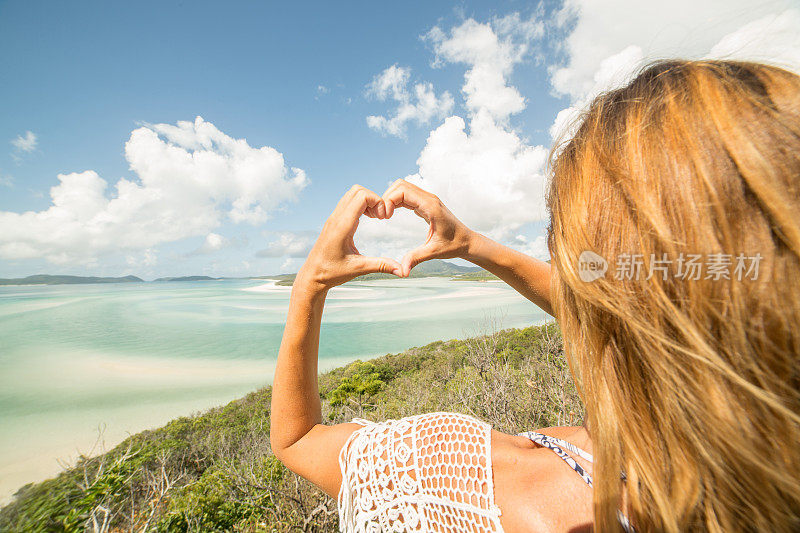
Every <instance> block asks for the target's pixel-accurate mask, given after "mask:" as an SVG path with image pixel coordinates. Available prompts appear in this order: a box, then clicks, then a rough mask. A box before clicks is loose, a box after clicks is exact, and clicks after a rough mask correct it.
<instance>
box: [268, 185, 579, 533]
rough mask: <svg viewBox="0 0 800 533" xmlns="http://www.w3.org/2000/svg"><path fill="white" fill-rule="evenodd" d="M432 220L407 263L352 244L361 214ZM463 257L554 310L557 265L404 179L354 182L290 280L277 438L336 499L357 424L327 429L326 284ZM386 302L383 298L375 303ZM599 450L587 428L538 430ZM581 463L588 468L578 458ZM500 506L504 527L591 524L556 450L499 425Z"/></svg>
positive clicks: (293, 461)
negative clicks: (323, 388)
mask: <svg viewBox="0 0 800 533" xmlns="http://www.w3.org/2000/svg"><path fill="white" fill-rule="evenodd" d="M398 207H404V208H407V209H410V210H412V211H414V212H415V213H416V214H417V215H419V216H420V217H422V218H423V219H425V220H426V221H427V222H428V224H429V231H428V238H427V240H426V242H425V244H423V245H422V246H420V247H419V248H417V249H415V250H413V251H411V252H409V253H408V254H406V256H405V257H403V260H402V261H401V262H399V263H398V262H397V261H395V260H393V259H388V258H383V257H365V256H362V255H361V254H359V252H358V250H357V249H356V246H355V243H354V242H353V236H354V235H355V232H356V228H357V227H358V221H359V219H360V218H361V216H362V215H366V216H368V217H371V218H377V219H388V218H391V216H392V214H393V213H394V210H395V208H398ZM456 257H458V258H462V259H466V260H467V261H470V262H472V263H474V264H476V265H478V266H480V267H483V268H485V269H486V270H488V271H489V272H491V273H493V274H495V275H496V276H498V277H499V278H501V279H502V280H503V281H505V282H506V283H508V284H509V285H511V286H512V287H513V288H514V289H516V290H517V291H518V292H519V293H520V294H522V295H523V296H525V297H526V298H527V299H529V300H530V301H531V302H533V303H534V304H536V305H538V306H539V307H541V308H542V309H543V310H544V311H546V312H547V313H549V314H552V313H553V311H552V309H553V308H552V305H551V297H550V285H551V275H552V273H551V270H550V265H549V264H548V263H546V262H544V261H539V260H537V259H534V258H532V257H529V256H527V255H525V254H522V253H520V252H517V251H515V250H512V249H511V248H508V247H506V246H503V245H501V244H499V243H496V242H494V241H492V240H490V239H488V238H487V237H485V236H483V235H480V234H479V233H477V232H474V231H472V230H470V229H469V228H467V227H466V226H465V225H464V224H463V223H462V222H461V221H460V220H458V218H456V217H455V216H454V215H453V213H451V212H450V210H448V209H447V208H446V207H445V206H444V204H443V203H442V202H441V201H440V200H439V198H437V197H436V196H435V195H433V194H431V193H429V192H427V191H424V190H422V189H420V188H419V187H417V186H415V185H412V184H410V183H408V182H406V181H404V180H398V181H396V182H394V183H393V184H392V185H391V186H390V187H389V189H388V190H387V191H386V192H385V193H384V194H383V196H378V195H377V194H376V193H374V192H372V191H370V190H368V189H366V188H364V187H361V186H358V185H355V186H353V188H351V189H350V190H349V191H348V192H347V193H346V194H345V195H344V196H343V197H342V199H341V200H340V201H339V203H338V204H337V206H336V208H335V209H334V211H333V213H332V214H331V215H330V217H329V218H328V220H327V222H326V223H325V225H324V227H323V228H322V232H321V234H320V236H319V238H318V239H317V241H316V243H315V244H314V247H313V248H312V250H311V252H310V253H309V255H308V259H307V260H306V262H305V263H304V264H303V266H302V268H301V269H300V271H299V272H298V273H297V277H296V278H295V280H294V284H293V286H292V294H291V298H290V301H289V311H288V315H287V318H286V327H285V329H284V333H283V340H282V341H281V347H280V351H279V353H278V363H277V367H276V370H275V378H274V380H273V384H272V411H271V421H272V422H271V429H270V442H271V445H272V450H273V452H274V453H275V455H276V456H277V457H278V459H280V460H281V461H282V462H283V463H284V464H285V465H286V466H287V467H288V468H289V469H291V470H292V471H294V472H296V473H297V474H299V475H301V476H303V477H304V478H306V479H308V480H309V481H311V482H313V483H314V484H316V485H317V486H319V487H320V488H321V489H322V490H324V491H325V492H326V493H328V494H329V495H331V496H332V497H334V498H336V497H337V495H338V492H339V486H340V485H341V481H342V478H341V471H340V470H339V452H340V451H341V449H342V446H343V445H344V443H345V441H346V440H347V438H348V437H349V436H350V435H351V434H352V433H353V431H355V430H356V429H358V428H359V427H360V426H359V425H358V424H350V423H348V424H336V425H325V424H323V422H322V415H321V404H320V398H319V389H318V386H317V354H318V350H319V331H320V323H321V321H322V312H323V307H324V305H325V297H326V295H327V293H328V290H330V289H331V288H333V287H335V286H337V285H341V284H342V283H345V282H346V281H349V280H351V279H353V278H355V277H356V276H360V275H362V274H368V273H372V272H384V273H390V274H394V275H396V276H398V277H407V276H408V275H409V273H410V272H411V269H412V268H413V267H414V266H415V265H417V264H419V263H420V262H422V261H426V260H429V259H434V258H441V259H447V258H456ZM376 305H380V303H376ZM539 431H541V432H543V433H546V434H548V435H552V436H556V437H560V438H563V439H565V440H567V441H569V442H572V443H573V444H575V445H577V446H579V447H581V448H583V449H585V450H587V451H588V452H589V453H591V451H592V446H591V440H590V438H589V435H588V433H587V432H586V430H585V429H584V428H580V427H563V428H546V429H542V430H539ZM578 462H579V463H580V464H582V466H583V467H584V468H588V469H589V470H590V471H591V468H590V467H591V465H587V464H586V462H585V461H582V460H581V459H578ZM492 472H493V476H494V486H495V502H496V503H497V505H498V506H499V507H500V509H501V511H502V516H501V523H502V525H503V528H504V529H505V530H506V531H507V532H511V533H513V532H530V531H582V530H586V531H588V530H590V529H591V524H592V491H591V489H590V488H589V487H588V486H587V485H586V484H585V483H584V482H583V480H581V478H580V477H579V476H577V475H576V474H575V472H574V471H573V470H572V469H571V468H570V467H569V466H568V465H567V464H566V463H564V462H563V461H562V460H561V459H559V458H558V457H557V456H556V455H555V454H554V453H553V452H551V451H549V450H546V449H543V448H540V447H538V446H537V445H536V444H534V443H532V442H531V441H529V440H528V439H526V438H524V437H516V436H513V435H507V434H505V433H500V432H498V431H492Z"/></svg>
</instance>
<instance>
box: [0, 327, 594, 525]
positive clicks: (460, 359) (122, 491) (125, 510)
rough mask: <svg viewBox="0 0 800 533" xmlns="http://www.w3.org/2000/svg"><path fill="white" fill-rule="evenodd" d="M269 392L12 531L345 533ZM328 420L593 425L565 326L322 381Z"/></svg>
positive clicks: (173, 435)
mask: <svg viewBox="0 0 800 533" xmlns="http://www.w3.org/2000/svg"><path fill="white" fill-rule="evenodd" d="M270 392H271V391H270V388H269V387H267V388H264V389H261V390H258V391H255V392H253V393H251V394H248V395H247V396H245V397H244V398H242V399H239V400H235V401H233V402H231V403H229V404H228V405H226V406H223V407H217V408H214V409H211V410H209V411H207V412H205V413H202V414H197V415H194V416H189V417H182V418H178V419H176V420H173V421H172V422H170V423H169V424H167V425H166V426H164V427H162V428H159V429H156V430H152V431H145V432H142V433H139V434H137V435H134V436H132V437H130V438H128V439H126V440H125V441H124V442H122V443H121V444H119V445H118V446H117V447H115V448H114V449H113V450H111V451H109V452H107V453H105V454H103V455H100V456H96V457H83V458H81V459H80V460H79V461H78V462H77V464H76V465H75V466H74V467H72V468H70V469H68V470H65V471H64V472H62V473H61V474H59V475H58V476H57V477H56V478H54V479H50V480H47V481H44V482H41V483H36V484H29V485H26V486H25V487H23V488H21V489H20V490H19V491H18V492H17V494H16V495H15V498H14V500H13V501H12V502H11V503H10V504H9V505H7V506H6V507H4V508H3V509H0V530H1V531H85V530H86V531H103V532H105V531H137V532H138V531H289V530H291V531H297V530H301V531H335V530H336V527H337V513H336V503H335V502H334V501H333V500H331V499H330V498H328V497H327V496H326V495H325V494H324V493H322V492H321V491H319V490H317V489H316V488H315V487H314V486H313V485H311V484H310V483H308V482H306V481H304V480H302V479H300V478H298V477H297V476H295V475H294V474H292V473H291V472H289V471H288V470H287V469H286V468H284V467H283V465H282V464H281V463H280V462H279V461H277V460H276V459H275V457H274V456H273V455H272V453H271V452H270V447H269V425H270V416H269V415H270ZM320 395H321V397H322V398H323V415H324V416H325V417H326V418H327V419H328V420H329V421H330V422H331V423H338V422H343V421H348V420H350V419H351V418H352V417H353V416H361V417H366V418H369V419H373V420H381V419H386V418H398V417H402V416H407V415H411V414H417V413H423V412H430V411H459V412H462V413H466V414H470V415H473V416H476V417H478V418H481V419H484V420H487V421H489V422H491V423H492V425H493V426H494V427H495V428H496V429H498V430H500V431H506V432H517V431H521V430H524V429H532V428H538V427H543V426H552V425H573V424H580V423H581V422H582V416H583V409H582V406H581V404H580V401H579V399H578V396H577V394H576V392H575V388H574V386H573V384H572V381H571V379H570V376H569V371H568V369H567V365H566V362H565V360H564V358H563V353H562V344H561V337H560V334H559V331H558V329H557V326H555V325H554V324H548V325H545V326H541V327H529V328H526V329H510V330H504V331H499V332H498V331H495V332H491V333H488V334H486V335H481V336H478V337H475V338H472V339H467V340H463V341H460V340H455V341H448V342H434V343H432V344H429V345H427V346H424V347H421V348H413V349H410V350H407V351H405V352H403V353H399V354H389V355H386V356H383V357H380V358H377V359H373V360H370V361H367V362H361V361H357V362H354V363H352V364H350V365H348V366H346V367H342V368H338V369H335V370H332V371H330V372H327V373H326V374H323V375H321V376H320Z"/></svg>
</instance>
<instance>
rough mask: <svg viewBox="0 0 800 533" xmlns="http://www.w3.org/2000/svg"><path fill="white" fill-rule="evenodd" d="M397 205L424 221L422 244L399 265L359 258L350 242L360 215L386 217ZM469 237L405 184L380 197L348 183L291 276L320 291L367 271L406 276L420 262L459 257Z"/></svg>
mask: <svg viewBox="0 0 800 533" xmlns="http://www.w3.org/2000/svg"><path fill="white" fill-rule="evenodd" d="M397 207H405V208H407V209H411V210H413V211H414V213H416V214H417V215H418V216H420V217H422V218H423V219H425V221H426V222H428V226H429V228H428V238H427V239H426V241H425V243H424V244H423V245H422V246H420V247H418V248H416V249H414V250H412V251H410V252H408V253H407V254H405V256H403V259H402V261H401V262H400V263H398V262H397V261H395V260H394V259H390V258H387V257H366V256H363V255H361V254H360V253H359V252H358V249H357V248H356V245H355V242H354V241H353V236H354V235H355V232H356V229H357V228H358V220H359V219H360V218H361V215H367V216H368V217H371V218H377V219H388V218H391V216H392V214H393V213H394V210H395V208H397ZM471 237H472V231H471V230H469V229H468V228H467V227H466V226H465V225H464V224H463V223H462V222H461V221H460V220H458V219H457V218H456V217H455V216H454V215H453V213H451V212H450V210H448V209H447V208H446V207H445V206H444V204H443V203H442V202H441V201H440V200H439V198H437V197H436V196H435V195H433V194H431V193H429V192H427V191H424V190H422V189H420V188H419V187H417V186H415V185H412V184H411V183H408V182H407V181H405V180H397V181H396V182H394V183H393V184H392V185H391V187H389V189H388V190H387V191H386V192H385V193H384V195H383V197H381V196H378V195H377V194H375V193H374V192H372V191H370V190H369V189H367V188H365V187H361V186H360V185H354V186H353V187H352V188H351V189H350V190H349V191H348V192H347V193H346V194H345V195H344V196H343V197H342V199H341V200H339V203H338V204H337V205H336V208H335V209H334V211H333V213H332V214H331V216H330V217H329V218H328V220H327V221H326V222H325V225H324V226H323V228H322V232H321V233H320V236H319V237H318V238H317V241H316V242H315V243H314V247H313V248H312V249H311V252H310V253H309V255H308V259H307V260H306V262H305V264H304V265H303V267H302V268H301V269H300V272H298V274H297V276H298V278H299V279H304V280H307V281H309V282H311V283H313V284H315V285H316V286H317V287H318V288H320V289H323V290H327V289H330V288H331V287H335V286H336V285H341V284H342V283H345V282H346V281H349V280H351V279H353V278H355V277H357V276H360V275H363V274H369V273H372V272H384V273H389V274H394V275H395V276H398V277H407V276H408V275H409V274H410V273H411V269H412V268H414V266H416V265H418V264H419V263H421V262H422V261H426V260H428V259H434V258H442V259H447V258H452V257H462V256H464V255H465V254H466V252H467V248H468V246H469V243H470V239H471Z"/></svg>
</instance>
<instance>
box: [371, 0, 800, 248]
mask: <svg viewBox="0 0 800 533" xmlns="http://www.w3.org/2000/svg"><path fill="white" fill-rule="evenodd" d="M791 5H792V2H790V1H788V0H777V1H774V2H771V3H769V4H760V5H752V4H751V3H750V2H747V1H745V0H733V1H728V0H724V1H723V0H716V1H712V2H692V1H689V0H678V2H677V4H676V3H674V2H673V3H662V4H653V3H648V2H636V1H633V0H610V1H606V2H595V1H593V0H567V1H566V4H565V6H564V8H563V9H562V10H561V11H560V12H559V13H558V15H557V17H556V18H555V22H556V23H557V24H556V26H557V27H555V28H551V30H552V31H551V32H550V34H551V35H557V34H559V33H560V34H561V36H563V40H562V41H561V42H559V43H556V44H555V49H556V52H557V53H558V54H560V56H561V57H564V58H565V59H564V61H563V62H562V63H561V64H558V65H551V66H550V67H549V70H550V73H551V78H550V82H551V86H552V89H553V92H554V93H556V94H559V95H566V96H568V97H569V100H570V105H569V106H568V107H567V108H566V109H564V110H562V111H561V112H560V113H558V115H557V117H556V119H555V121H554V123H553V126H552V127H551V129H550V132H551V135H552V137H553V138H556V137H557V136H558V135H559V134H560V133H562V132H564V131H565V130H566V129H567V127H568V126H573V127H574V125H575V118H576V117H578V116H579V114H580V112H581V111H582V110H583V109H585V106H586V105H587V104H588V103H589V102H590V101H591V99H593V98H594V97H595V96H596V95H597V94H599V93H600V92H603V91H606V90H609V89H612V88H615V87H618V86H621V85H622V84H624V83H626V82H627V81H629V80H630V78H631V76H632V75H633V74H634V73H635V72H637V71H638V69H640V68H641V67H642V66H643V65H644V64H645V63H646V62H648V61H651V60H654V59H659V58H670V57H686V58H702V57H713V58H722V59H731V58H736V59H751V60H762V61H765V60H766V61H769V62H771V63H776V64H779V65H782V66H787V67H789V68H793V69H796V70H800V11H798V10H797V9H789V7H790V6H791ZM795 5H796V4H795ZM620 13H624V17H621V16H620ZM561 36H559V38H562V37H561ZM542 37H543V26H542V23H541V22H540V21H539V20H537V19H536V17H531V18H529V19H523V18H522V17H520V16H519V15H518V14H512V15H509V16H506V17H503V18H499V19H498V18H495V19H493V20H491V21H489V22H478V21H475V20H472V19H468V20H466V21H464V22H462V23H461V24H459V25H457V26H456V27H454V28H451V29H442V28H439V27H435V28H433V29H432V30H431V31H430V32H429V33H428V34H427V36H426V38H427V40H428V41H429V42H431V43H432V44H433V48H434V52H435V61H434V65H435V66H436V65H442V64H446V63H460V64H464V65H465V66H466V71H465V74H464V84H463V87H462V94H463V95H464V99H465V104H466V108H467V110H468V114H467V116H466V117H459V116H451V117H449V118H447V119H445V121H444V123H443V124H442V125H440V126H439V127H437V128H436V129H435V130H433V131H432V132H431V133H430V135H429V137H428V140H427V143H426V145H425V147H424V148H423V150H422V152H421V154H420V156H419V159H418V161H417V164H418V166H419V170H418V172H417V173H415V174H412V175H411V176H408V177H407V179H409V180H410V181H412V182H414V183H417V184H418V185H420V186H421V187H423V188H425V189H428V190H430V191H432V192H434V193H436V194H437V195H438V196H439V197H440V198H442V200H443V201H444V202H445V204H446V205H448V206H449V207H450V208H451V210H452V211H453V212H454V213H455V214H456V215H457V216H459V217H460V218H461V219H462V220H463V221H464V222H465V223H467V224H468V225H470V226H471V227H473V228H475V229H476V230H478V231H481V232H485V233H487V234H489V235H491V236H492V237H494V238H496V239H500V240H501V241H503V242H505V243H507V244H509V245H511V246H513V247H515V248H517V249H520V250H522V251H524V252H526V253H529V254H532V255H536V256H540V257H546V254H547V249H546V243H545V240H544V236H543V235H541V233H540V232H535V233H534V234H531V235H527V234H525V231H526V228H528V227H530V226H529V225H530V224H531V223H534V224H535V223H537V222H541V221H543V220H544V219H545V218H546V213H545V207H544V190H545V163H546V157H547V148H546V147H545V146H535V145H531V144H529V143H528V142H527V141H526V140H525V139H524V138H522V137H521V136H520V135H519V134H518V133H517V132H516V131H515V130H514V129H513V127H512V126H511V124H510V122H509V121H510V117H512V116H513V115H514V114H515V113H518V112H520V111H521V110H523V109H524V108H525V106H526V100H525V98H524V97H523V95H522V94H521V93H520V91H519V90H518V89H517V88H516V87H514V86H513V84H511V83H510V79H511V76H512V74H513V71H514V69H515V68H516V67H517V66H518V65H519V64H521V63H522V62H523V61H525V60H526V58H528V57H533V58H534V59H536V60H539V59H540V56H537V55H536V54H537V49H540V48H543V47H544V44H545V43H544V42H543V41H542ZM384 74H385V76H383V77H382V78H381V79H380V82H379V83H378V82H376V84H375V87H376V88H375V91H381V92H382V94H385V95H391V94H394V93H395V92H396V91H398V90H400V89H399V88H400V87H403V85H404V84H405V83H406V82H407V77H408V73H407V72H406V71H404V70H403V69H401V68H399V67H397V68H395V69H393V70H391V71H389V70H388V69H387V71H384ZM566 133H567V135H569V134H570V132H569V131H567V132H566ZM378 224H379V223H378V222H375V221H365V223H364V224H363V226H365V228H364V230H365V231H362V230H361V229H360V230H359V233H360V234H361V235H362V240H363V241H365V244H364V246H365V248H366V249H369V250H370V251H371V252H372V253H382V252H386V255H392V251H396V250H398V248H399V247H405V248H406V249H408V247H410V246H413V245H414V244H415V243H416V242H417V241H419V237H418V236H416V235H417V234H416V233H414V231H417V233H418V229H412V228H411V227H410V226H408V224H407V223H406V222H398V224H397V227H396V231H395V234H393V235H392V236H391V238H389V239H382V238H381V234H380V233H379V232H378V230H376V229H371V228H377V227H378ZM534 227H536V225H535V226H534ZM368 228H370V229H368ZM528 231H530V230H528ZM384 234H385V233H384ZM358 235H359V234H357V236H358ZM415 236H416V237H415ZM423 237H424V233H423ZM397 243H399V244H397ZM401 252H402V250H401Z"/></svg>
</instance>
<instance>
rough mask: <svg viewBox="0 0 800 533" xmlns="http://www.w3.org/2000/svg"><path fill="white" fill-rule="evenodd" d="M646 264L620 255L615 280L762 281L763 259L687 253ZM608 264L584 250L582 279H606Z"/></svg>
mask: <svg viewBox="0 0 800 533" xmlns="http://www.w3.org/2000/svg"><path fill="white" fill-rule="evenodd" d="M648 259H649V261H645V255H644V254H627V253H621V254H619V255H617V257H616V261H615V262H614V271H613V277H614V279H615V280H617V281H623V280H649V279H650V278H652V277H654V276H657V277H660V278H661V279H662V280H665V281H666V280H667V279H670V278H674V279H680V280H685V281H697V280H712V281H718V280H724V279H727V280H731V279H735V280H737V281H742V280H744V279H750V280H756V279H758V267H759V264H760V263H761V259H762V256H761V254H760V253H757V254H755V255H745V254H738V255H735V256H734V255H733V254H719V253H717V254H684V253H681V254H680V255H678V257H676V258H674V259H671V258H669V257H668V256H667V254H665V253H664V254H661V255H660V256H657V255H656V254H650V255H649V256H648ZM606 272H608V261H606V259H605V258H604V257H602V256H601V255H599V254H597V253H595V252H592V251H590V250H584V251H583V252H581V255H580V256H579V257H578V276H579V277H580V278H581V280H582V281H584V282H586V283H590V282H592V281H595V280H598V279H600V278H603V277H605V275H606Z"/></svg>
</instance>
